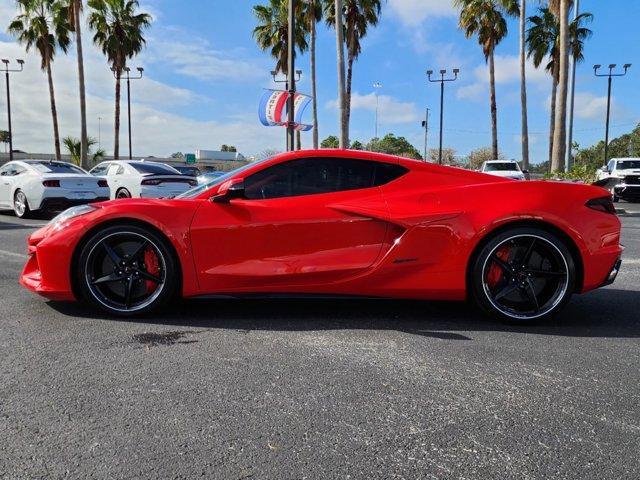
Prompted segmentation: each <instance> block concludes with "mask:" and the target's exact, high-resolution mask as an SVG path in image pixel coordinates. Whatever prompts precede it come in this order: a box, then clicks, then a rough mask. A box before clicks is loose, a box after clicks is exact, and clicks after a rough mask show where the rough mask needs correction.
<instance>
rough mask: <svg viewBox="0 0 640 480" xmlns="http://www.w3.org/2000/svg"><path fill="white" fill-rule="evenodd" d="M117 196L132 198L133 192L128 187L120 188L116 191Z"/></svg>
mask: <svg viewBox="0 0 640 480" xmlns="http://www.w3.org/2000/svg"><path fill="white" fill-rule="evenodd" d="M116 198H131V192H130V191H129V190H127V189H126V188H120V189H118V191H117V192H116Z"/></svg>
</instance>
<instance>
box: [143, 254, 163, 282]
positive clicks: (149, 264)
mask: <svg viewBox="0 0 640 480" xmlns="http://www.w3.org/2000/svg"><path fill="white" fill-rule="evenodd" d="M144 264H145V266H146V268H147V272H148V273H150V274H151V275H153V276H154V277H158V276H159V274H160V264H159V263H158V256H157V255H156V253H155V252H154V251H153V250H152V249H151V247H147V248H146V249H145V251H144ZM146 283H147V293H152V292H153V291H154V290H155V289H156V288H158V284H157V283H155V282H152V281H151V280H147V281H146Z"/></svg>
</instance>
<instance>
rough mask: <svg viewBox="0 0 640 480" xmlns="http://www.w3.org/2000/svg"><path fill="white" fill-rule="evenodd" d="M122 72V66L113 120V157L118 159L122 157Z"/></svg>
mask: <svg viewBox="0 0 640 480" xmlns="http://www.w3.org/2000/svg"><path fill="white" fill-rule="evenodd" d="M121 73H122V71H121V69H120V68H117V69H116V72H115V74H116V113H115V119H114V122H113V125H114V135H115V138H114V139H113V158H114V159H116V160H118V159H119V158H120V74H121Z"/></svg>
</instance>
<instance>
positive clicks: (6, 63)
mask: <svg viewBox="0 0 640 480" xmlns="http://www.w3.org/2000/svg"><path fill="white" fill-rule="evenodd" d="M16 62H17V63H18V65H20V68H13V69H11V68H9V60H8V59H6V58H3V59H2V63H4V73H5V78H6V81H7V121H8V124H9V161H11V160H13V130H12V128H11V91H10V88H9V74H10V73H19V72H21V71H22V70H24V60H16Z"/></svg>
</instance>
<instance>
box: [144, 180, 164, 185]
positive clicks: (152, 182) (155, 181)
mask: <svg viewBox="0 0 640 480" xmlns="http://www.w3.org/2000/svg"><path fill="white" fill-rule="evenodd" d="M142 185H160V180H142Z"/></svg>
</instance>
